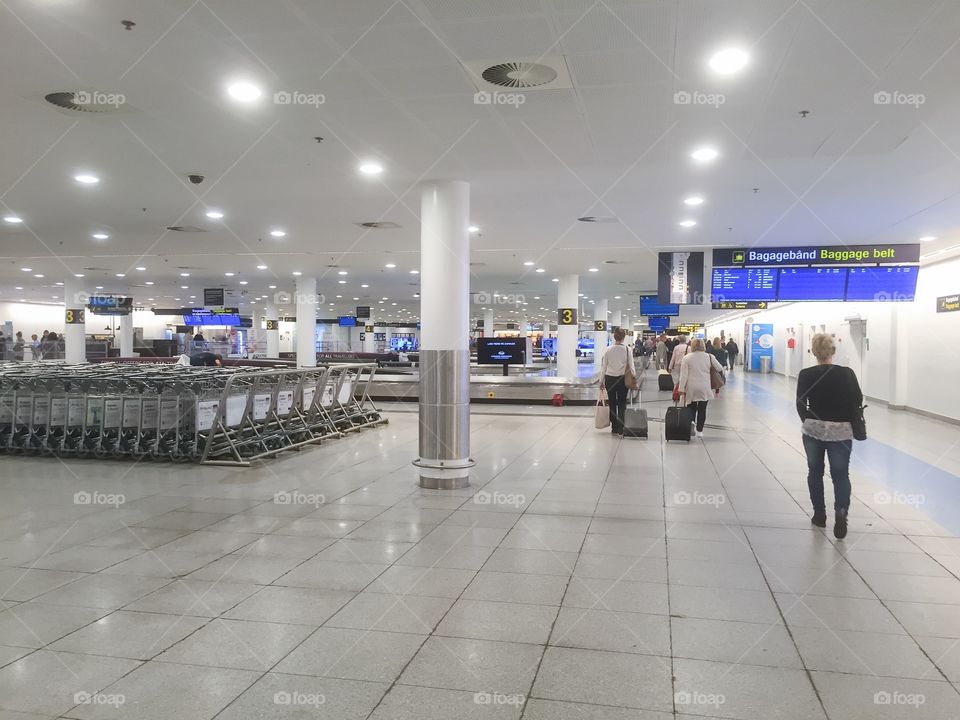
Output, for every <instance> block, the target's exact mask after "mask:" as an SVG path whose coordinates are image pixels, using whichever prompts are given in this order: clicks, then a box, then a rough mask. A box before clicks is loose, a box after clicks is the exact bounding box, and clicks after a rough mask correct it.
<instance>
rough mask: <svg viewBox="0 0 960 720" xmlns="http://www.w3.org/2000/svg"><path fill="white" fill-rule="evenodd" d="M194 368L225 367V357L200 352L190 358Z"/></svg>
mask: <svg viewBox="0 0 960 720" xmlns="http://www.w3.org/2000/svg"><path fill="white" fill-rule="evenodd" d="M190 364H191V365H193V366H194V367H223V356H221V355H217V354H216V353H212V352H198V353H194V354H193V355H191V356H190Z"/></svg>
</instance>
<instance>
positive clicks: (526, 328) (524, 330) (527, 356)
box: [518, 308, 533, 365]
mask: <svg viewBox="0 0 960 720" xmlns="http://www.w3.org/2000/svg"><path fill="white" fill-rule="evenodd" d="M522 313H523V314H522V315H521V316H520V325H519V326H518V328H519V330H520V337H521V338H523V341H524V345H523V347H524V351H523V361H524V362H525V363H526V364H527V365H529V364H530V363H532V362H533V340H531V339H530V318H529V317H528V316H527V309H526V308H523V309H522Z"/></svg>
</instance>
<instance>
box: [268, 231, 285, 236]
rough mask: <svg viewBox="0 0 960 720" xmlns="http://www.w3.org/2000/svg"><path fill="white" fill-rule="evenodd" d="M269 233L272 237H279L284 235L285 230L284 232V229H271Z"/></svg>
mask: <svg viewBox="0 0 960 720" xmlns="http://www.w3.org/2000/svg"><path fill="white" fill-rule="evenodd" d="M270 234H271V235H272V236H273V237H277V238H280V237H286V235H287V232H286V230H271V231H270Z"/></svg>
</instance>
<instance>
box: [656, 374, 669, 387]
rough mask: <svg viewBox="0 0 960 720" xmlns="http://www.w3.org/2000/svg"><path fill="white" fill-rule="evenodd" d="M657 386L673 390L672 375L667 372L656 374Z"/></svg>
mask: <svg viewBox="0 0 960 720" xmlns="http://www.w3.org/2000/svg"><path fill="white" fill-rule="evenodd" d="M657 387H659V388H660V389H661V390H673V375H671V374H670V373H668V372H662V373H660V374H659V375H657Z"/></svg>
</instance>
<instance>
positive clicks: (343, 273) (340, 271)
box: [337, 270, 350, 275]
mask: <svg viewBox="0 0 960 720" xmlns="http://www.w3.org/2000/svg"><path fill="white" fill-rule="evenodd" d="M349 274H350V273H348V272H347V271H346V270H338V271H337V275H349Z"/></svg>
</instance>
